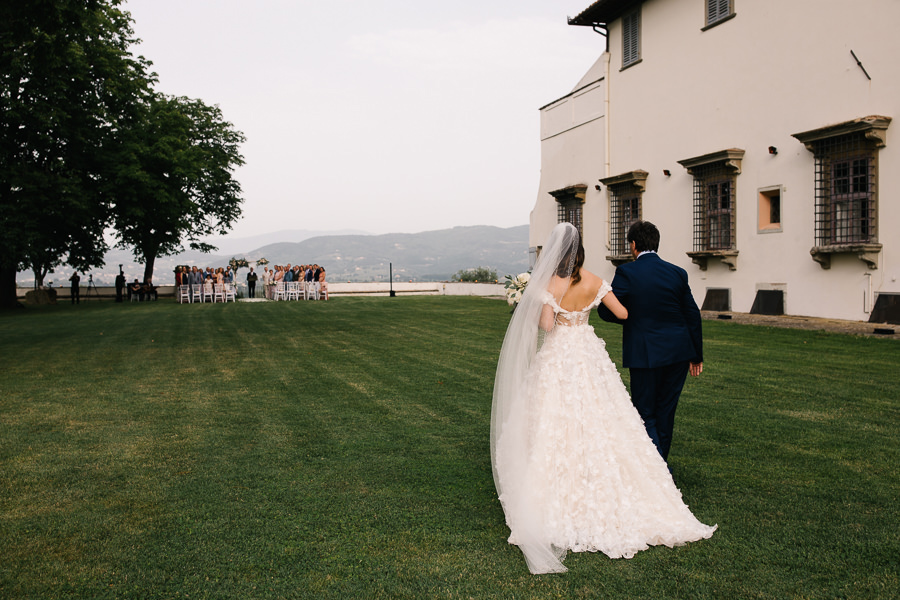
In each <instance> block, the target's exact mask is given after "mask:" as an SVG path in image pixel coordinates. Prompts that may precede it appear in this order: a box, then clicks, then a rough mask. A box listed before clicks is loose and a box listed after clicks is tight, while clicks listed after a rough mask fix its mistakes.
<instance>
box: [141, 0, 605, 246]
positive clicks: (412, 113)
mask: <svg viewBox="0 0 900 600" xmlns="http://www.w3.org/2000/svg"><path fill="white" fill-rule="evenodd" d="M591 3H592V0H453V1H452V2H451V1H444V2H437V1H434V0H416V1H413V0H326V1H318V0H317V1H313V0H255V1H253V2H249V1H247V0H127V1H126V3H125V4H124V8H125V9H126V10H128V11H130V12H131V14H132V16H133V18H134V21H135V23H134V28H135V32H136V34H137V37H139V38H141V39H142V40H143V42H142V43H141V45H140V46H138V47H137V48H136V49H135V52H136V53H137V54H142V55H144V56H145V57H146V58H148V59H149V60H151V61H152V62H153V70H154V71H155V72H156V73H157V74H158V75H159V83H158V85H157V90H158V91H160V92H163V93H166V94H171V95H179V96H188V97H191V98H199V99H201V100H203V101H204V102H206V103H207V104H218V105H219V107H220V108H221V109H222V111H223V113H224V116H225V119H226V120H228V121H230V122H231V123H233V124H234V126H235V127H236V128H237V129H239V130H240V131H242V132H243V133H244V134H245V135H246V136H247V142H246V144H244V146H243V149H242V150H243V155H244V158H245V160H246V165H244V166H243V167H241V168H240V169H239V170H238V171H237V173H236V177H237V179H238V180H239V181H240V183H241V186H242V188H243V196H244V205H243V211H244V215H243V218H242V219H241V221H240V222H239V223H238V224H237V225H236V226H235V227H234V229H233V232H232V233H231V235H230V236H229V237H246V236H251V235H258V234H262V233H266V232H270V231H276V230H281V229H312V230H316V231H335V230H339V229H357V230H362V231H366V232H369V233H376V234H380V233H394V232H407V233H414V232H419V231H428V230H433V229H444V228H448V227H454V226H457V225H496V226H499V227H512V226H515V225H524V224H527V223H528V215H529V212H530V211H531V209H532V207H533V206H534V201H535V197H536V195H537V189H538V182H539V178H540V139H539V119H540V117H539V111H538V109H539V108H540V107H541V106H543V105H545V104H547V103H549V102H551V101H552V100H555V99H556V98H558V97H560V96H563V95H565V94H567V93H568V92H569V91H571V90H572V89H573V88H574V87H575V85H576V84H577V83H578V81H579V79H580V78H581V77H582V75H583V74H584V73H585V72H586V71H587V70H588V68H589V67H590V66H591V65H592V64H593V63H594V62H595V61H596V60H597V58H598V57H599V56H600V53H601V52H602V51H603V48H604V41H603V38H602V37H601V36H600V35H598V34H596V33H594V32H593V31H591V29H590V28H585V27H572V26H569V25H567V24H566V17H567V16H574V15H576V14H578V13H580V12H581V11H582V10H584V9H585V8H587V7H588V6H589V5H590V4H591Z"/></svg>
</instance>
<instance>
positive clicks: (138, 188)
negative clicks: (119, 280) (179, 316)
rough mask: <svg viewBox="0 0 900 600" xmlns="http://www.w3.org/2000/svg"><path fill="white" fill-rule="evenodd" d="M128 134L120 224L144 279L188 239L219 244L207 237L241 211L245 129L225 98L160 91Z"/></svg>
mask: <svg viewBox="0 0 900 600" xmlns="http://www.w3.org/2000/svg"><path fill="white" fill-rule="evenodd" d="M125 137H126V139H127V144H126V148H127V150H128V155H129V160H127V161H123V162H122V163H121V164H120V166H119V170H118V176H117V182H118V184H117V189H118V192H117V193H118V196H117V198H116V202H115V206H114V207H113V227H114V228H115V230H116V233H117V235H118V240H119V245H120V246H121V247H130V248H132V249H133V251H134V256H135V258H137V259H138V260H139V261H142V262H143V263H144V279H147V278H148V277H151V276H152V275H153V265H154V262H155V261H156V258H157V257H159V256H168V255H171V254H177V253H179V252H182V251H183V250H184V243H185V242H187V243H188V245H189V246H190V247H191V248H192V249H195V250H201V251H204V252H208V251H210V250H214V249H215V248H213V247H212V246H210V245H209V244H205V243H202V242H201V241H200V238H201V237H203V236H208V235H211V234H215V233H219V234H224V233H226V232H227V231H228V229H230V227H231V225H232V224H233V223H234V222H235V221H236V220H237V219H238V218H239V217H240V215H241V202H242V199H241V187H240V184H239V183H238V182H237V180H235V179H234V176H233V173H234V169H235V168H236V167H238V166H240V165H242V164H243V163H244V161H243V157H242V156H241V154H240V145H241V144H242V143H243V142H244V135H243V134H242V133H241V132H240V131H237V130H236V129H235V128H234V127H233V126H232V125H231V123H228V122H226V121H225V120H224V119H223V118H222V112H221V110H219V107H218V106H207V105H206V104H204V103H203V102H201V101H200V100H192V99H188V98H183V97H172V96H165V95H162V94H156V95H154V96H153V98H152V99H151V100H150V102H149V103H148V105H147V110H146V112H145V114H144V115H143V117H142V118H141V119H140V120H139V121H138V122H136V123H135V124H134V126H133V127H132V129H131V130H130V131H129V132H127V134H126V136H125Z"/></svg>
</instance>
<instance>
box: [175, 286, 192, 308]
mask: <svg viewBox="0 0 900 600" xmlns="http://www.w3.org/2000/svg"><path fill="white" fill-rule="evenodd" d="M190 301H191V287H190V286H188V285H179V286H178V304H184V303H185V302H187V303H190Z"/></svg>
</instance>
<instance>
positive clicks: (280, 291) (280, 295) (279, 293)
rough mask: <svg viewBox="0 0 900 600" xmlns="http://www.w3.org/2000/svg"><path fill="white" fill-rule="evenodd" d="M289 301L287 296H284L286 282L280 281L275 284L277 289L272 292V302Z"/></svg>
mask: <svg viewBox="0 0 900 600" xmlns="http://www.w3.org/2000/svg"><path fill="white" fill-rule="evenodd" d="M278 299H281V300H287V296H285V294H284V282H283V281H278V282H276V283H275V289H274V290H272V300H278Z"/></svg>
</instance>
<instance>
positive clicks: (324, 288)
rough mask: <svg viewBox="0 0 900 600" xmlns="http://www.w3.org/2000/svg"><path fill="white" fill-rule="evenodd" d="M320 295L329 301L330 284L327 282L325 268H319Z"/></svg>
mask: <svg viewBox="0 0 900 600" xmlns="http://www.w3.org/2000/svg"><path fill="white" fill-rule="evenodd" d="M319 293H320V294H321V295H322V297H324V298H325V299H326V300H328V282H327V281H325V267H320V268H319Z"/></svg>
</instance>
